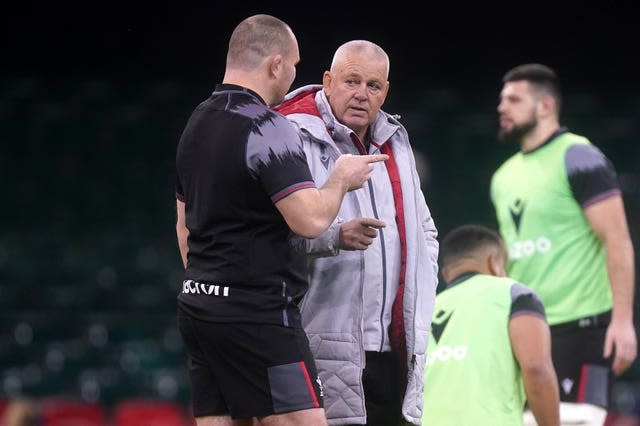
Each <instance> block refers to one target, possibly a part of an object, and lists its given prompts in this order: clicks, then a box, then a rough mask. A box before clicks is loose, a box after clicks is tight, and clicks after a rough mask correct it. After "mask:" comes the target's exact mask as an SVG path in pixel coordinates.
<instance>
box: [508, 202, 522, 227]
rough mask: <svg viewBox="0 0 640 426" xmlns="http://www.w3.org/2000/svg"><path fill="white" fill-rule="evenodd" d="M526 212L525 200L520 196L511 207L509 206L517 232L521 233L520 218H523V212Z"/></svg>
mask: <svg viewBox="0 0 640 426" xmlns="http://www.w3.org/2000/svg"><path fill="white" fill-rule="evenodd" d="M523 212H524V202H523V201H522V200H521V199H520V198H516V201H515V202H514V203H513V205H512V206H511V207H509V213H511V219H512V220H513V225H514V226H515V228H516V233H520V220H521V219H522V213H523Z"/></svg>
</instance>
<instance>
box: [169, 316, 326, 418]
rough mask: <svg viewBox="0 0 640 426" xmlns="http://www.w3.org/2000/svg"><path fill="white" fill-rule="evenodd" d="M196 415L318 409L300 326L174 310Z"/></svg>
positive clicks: (318, 388)
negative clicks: (207, 318)
mask: <svg viewBox="0 0 640 426" xmlns="http://www.w3.org/2000/svg"><path fill="white" fill-rule="evenodd" d="M178 326H179V328H180V333H181V335H182V339H183V341H184V343H185V349H186V353H187V369H188V373H189V380H190V383H191V395H192V403H193V413H194V416H195V417H201V416H209V415H230V416H231V417H233V418H246V417H262V416H267V415H271V414H280V413H286V412H290V411H297V410H304V409H308V408H321V407H323V402H322V384H321V382H320V378H319V376H318V373H317V372H316V366H315V362H314V359H313V357H312V355H311V351H310V350H309V342H308V340H307V335H306V334H305V332H304V330H303V329H301V328H291V327H284V326H280V325H273V324H253V323H243V324H237V323H212V322H204V321H200V320H197V319H195V318H191V317H188V316H185V315H184V314H179V315H178Z"/></svg>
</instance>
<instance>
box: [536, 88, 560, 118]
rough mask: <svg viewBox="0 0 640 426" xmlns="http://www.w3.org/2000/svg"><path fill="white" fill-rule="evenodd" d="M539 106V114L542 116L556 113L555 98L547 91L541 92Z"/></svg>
mask: <svg viewBox="0 0 640 426" xmlns="http://www.w3.org/2000/svg"><path fill="white" fill-rule="evenodd" d="M539 107H540V114H541V115H542V116H544V117H546V116H549V115H553V114H556V111H557V106H556V100H555V98H554V97H553V96H551V95H549V94H547V93H545V94H543V95H542V97H541V98H540V103H539Z"/></svg>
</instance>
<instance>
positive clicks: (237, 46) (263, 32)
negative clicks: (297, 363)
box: [227, 14, 294, 71]
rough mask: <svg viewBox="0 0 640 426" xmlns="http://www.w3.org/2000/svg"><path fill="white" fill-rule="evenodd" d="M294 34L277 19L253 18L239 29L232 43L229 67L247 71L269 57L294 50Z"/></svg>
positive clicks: (233, 36)
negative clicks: (276, 53)
mask: <svg viewBox="0 0 640 426" xmlns="http://www.w3.org/2000/svg"><path fill="white" fill-rule="evenodd" d="M292 34H293V32H292V30H291V28H290V27H289V25H287V24H286V23H285V22H284V21H282V20H280V19H278V18H276V17H275V16H271V15H265V14H258V15H253V16H250V17H248V18H246V19H245V20H243V21H242V22H240V23H239V24H238V26H236V28H235V29H234V30H233V33H232V34H231V38H230V39H229V50H228V52H227V66H231V67H235V68H241V69H245V70H248V71H251V70H253V69H254V68H256V67H257V66H258V65H259V64H260V62H261V61H262V60H263V59H264V58H266V57H267V56H269V55H271V54H273V53H275V52H279V53H283V54H287V53H289V52H290V51H291V50H293V46H294V45H293V42H292Z"/></svg>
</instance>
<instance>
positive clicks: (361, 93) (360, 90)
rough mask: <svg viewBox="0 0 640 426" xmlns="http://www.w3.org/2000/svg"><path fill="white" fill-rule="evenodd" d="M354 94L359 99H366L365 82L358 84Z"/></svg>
mask: <svg viewBox="0 0 640 426" xmlns="http://www.w3.org/2000/svg"><path fill="white" fill-rule="evenodd" d="M355 96H356V98H358V99H360V100H365V99H367V85H366V84H360V85H359V86H358V88H357V89H356V93H355Z"/></svg>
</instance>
